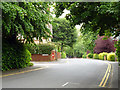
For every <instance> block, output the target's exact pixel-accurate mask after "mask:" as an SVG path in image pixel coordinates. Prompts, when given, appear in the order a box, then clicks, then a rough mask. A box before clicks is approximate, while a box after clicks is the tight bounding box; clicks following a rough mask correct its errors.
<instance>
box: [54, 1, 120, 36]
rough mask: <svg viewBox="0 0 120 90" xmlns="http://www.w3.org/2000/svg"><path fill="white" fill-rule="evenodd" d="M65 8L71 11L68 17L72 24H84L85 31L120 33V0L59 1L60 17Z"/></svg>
mask: <svg viewBox="0 0 120 90" xmlns="http://www.w3.org/2000/svg"><path fill="white" fill-rule="evenodd" d="M64 9H67V10H69V11H70V14H67V15H66V19H68V20H69V21H70V22H71V25H72V26H75V25H79V24H80V23H83V24H84V25H83V26H84V28H86V29H84V30H83V32H87V31H89V30H91V31H94V32H95V31H98V30H99V35H101V36H102V35H104V34H105V33H107V35H108V34H110V35H111V33H112V35H115V36H118V35H119V34H120V18H119V17H120V12H119V9H120V2H57V3H56V16H57V17H59V16H60V15H61V14H62V13H63V10H64ZM110 35H109V36H110Z"/></svg>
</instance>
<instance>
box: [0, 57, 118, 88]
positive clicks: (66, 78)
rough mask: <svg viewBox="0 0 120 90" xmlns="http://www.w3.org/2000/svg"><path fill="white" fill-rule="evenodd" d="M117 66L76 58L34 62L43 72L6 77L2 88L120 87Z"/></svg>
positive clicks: (3, 79) (39, 70)
mask: <svg viewBox="0 0 120 90" xmlns="http://www.w3.org/2000/svg"><path fill="white" fill-rule="evenodd" d="M117 65H118V64H117V63H114V62H113V63H112V62H109V61H102V60H94V59H76V58H74V59H62V60H59V61H53V62H34V66H33V67H37V68H41V67H42V69H38V70H35V71H34V70H33V71H30V72H24V73H20V74H15V75H8V76H5V77H3V78H2V88H107V87H109V88H118V81H117V80H118V76H117V74H116V73H117V72H118V70H117V67H118V66H117ZM108 68H109V69H108ZM107 69H108V70H107ZM114 69H115V70H114ZM108 73H109V75H108ZM105 74H106V76H105ZM100 84H101V85H100Z"/></svg>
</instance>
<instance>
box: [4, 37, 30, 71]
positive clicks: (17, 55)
mask: <svg viewBox="0 0 120 90" xmlns="http://www.w3.org/2000/svg"><path fill="white" fill-rule="evenodd" d="M2 44H3V45H2V70H3V71H6V70H10V69H16V68H24V67H27V66H28V64H29V63H30V60H31V53H30V52H29V51H28V50H27V49H26V48H25V46H24V44H21V43H20V42H18V41H17V40H16V41H14V42H13V41H12V40H8V39H3V42H2Z"/></svg>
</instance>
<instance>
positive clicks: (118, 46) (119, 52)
mask: <svg viewBox="0 0 120 90" xmlns="http://www.w3.org/2000/svg"><path fill="white" fill-rule="evenodd" d="M115 47H116V55H117V60H118V61H119V62H120V40H118V41H117V43H116V44H115Z"/></svg>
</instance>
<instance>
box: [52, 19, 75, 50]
mask: <svg viewBox="0 0 120 90" xmlns="http://www.w3.org/2000/svg"><path fill="white" fill-rule="evenodd" d="M75 32H76V29H75V28H71V26H70V23H69V21H67V20H66V19H65V18H54V20H53V40H52V41H53V42H60V43H61V50H62V48H63V47H64V46H66V45H67V46H70V47H72V46H73V44H74V43H75V42H76V33H75Z"/></svg>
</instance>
